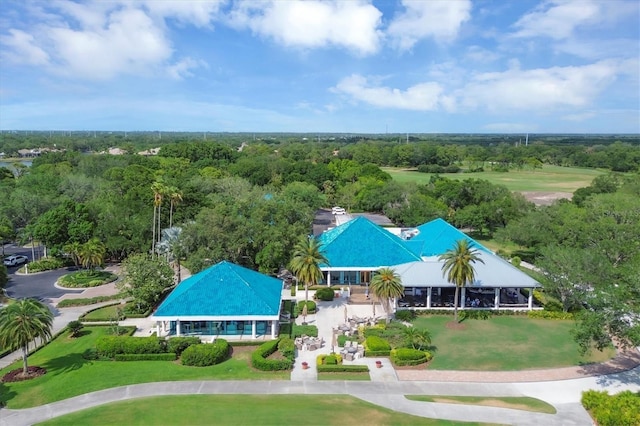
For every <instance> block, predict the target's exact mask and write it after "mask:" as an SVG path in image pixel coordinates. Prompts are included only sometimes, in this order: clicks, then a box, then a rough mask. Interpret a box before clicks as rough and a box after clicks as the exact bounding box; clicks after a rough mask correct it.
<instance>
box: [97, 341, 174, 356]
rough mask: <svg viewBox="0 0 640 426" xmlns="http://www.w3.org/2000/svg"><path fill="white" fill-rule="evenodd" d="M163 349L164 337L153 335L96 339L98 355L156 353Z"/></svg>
mask: <svg viewBox="0 0 640 426" xmlns="http://www.w3.org/2000/svg"><path fill="white" fill-rule="evenodd" d="M164 349H165V347H164V339H160V338H158V337H155V336H150V337H132V336H101V337H99V338H98V339H97V340H96V350H97V351H98V355H99V356H102V357H107V358H114V357H115V356H116V355H117V354H156V353H161V352H164Z"/></svg>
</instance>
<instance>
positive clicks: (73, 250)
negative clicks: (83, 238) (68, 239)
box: [62, 241, 82, 268]
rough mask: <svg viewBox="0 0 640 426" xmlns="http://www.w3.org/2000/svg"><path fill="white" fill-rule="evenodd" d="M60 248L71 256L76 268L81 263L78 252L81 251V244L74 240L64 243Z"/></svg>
mask: <svg viewBox="0 0 640 426" xmlns="http://www.w3.org/2000/svg"><path fill="white" fill-rule="evenodd" d="M62 250H64V252H65V253H67V254H68V255H69V256H71V259H72V260H73V264H74V265H76V268H78V267H79V266H80V263H81V261H80V254H81V253H82V244H80V243H79V242H77V241H74V242H73V243H68V244H65V245H64V247H63V248H62Z"/></svg>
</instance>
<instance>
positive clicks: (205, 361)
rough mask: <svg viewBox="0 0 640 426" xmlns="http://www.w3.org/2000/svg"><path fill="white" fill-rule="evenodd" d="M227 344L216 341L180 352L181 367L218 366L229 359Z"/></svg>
mask: <svg viewBox="0 0 640 426" xmlns="http://www.w3.org/2000/svg"><path fill="white" fill-rule="evenodd" d="M229 349H230V346H229V343H228V342H227V341H226V340H224V339H216V341H215V342H213V343H208V344H206V345H191V346H189V347H188V348H186V349H185V350H184V351H183V352H182V356H181V357H180V359H181V360H182V365H188V366H192V367H207V366H209V365H215V364H220V363H221V362H222V361H224V360H226V359H227V358H228V357H229Z"/></svg>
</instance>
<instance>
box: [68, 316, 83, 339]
mask: <svg viewBox="0 0 640 426" xmlns="http://www.w3.org/2000/svg"><path fill="white" fill-rule="evenodd" d="M83 328H84V325H83V324H82V323H81V322H80V321H78V320H75V321H70V322H69V324H67V330H68V331H69V333H70V335H71V337H78V336H79V335H80V331H82V329H83Z"/></svg>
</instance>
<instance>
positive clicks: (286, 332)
mask: <svg viewBox="0 0 640 426" xmlns="http://www.w3.org/2000/svg"><path fill="white" fill-rule="evenodd" d="M291 331H292V326H291V323H288V324H287V323H284V324H280V329H279V330H278V334H279V336H280V337H284V336H287V337H291Z"/></svg>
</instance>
